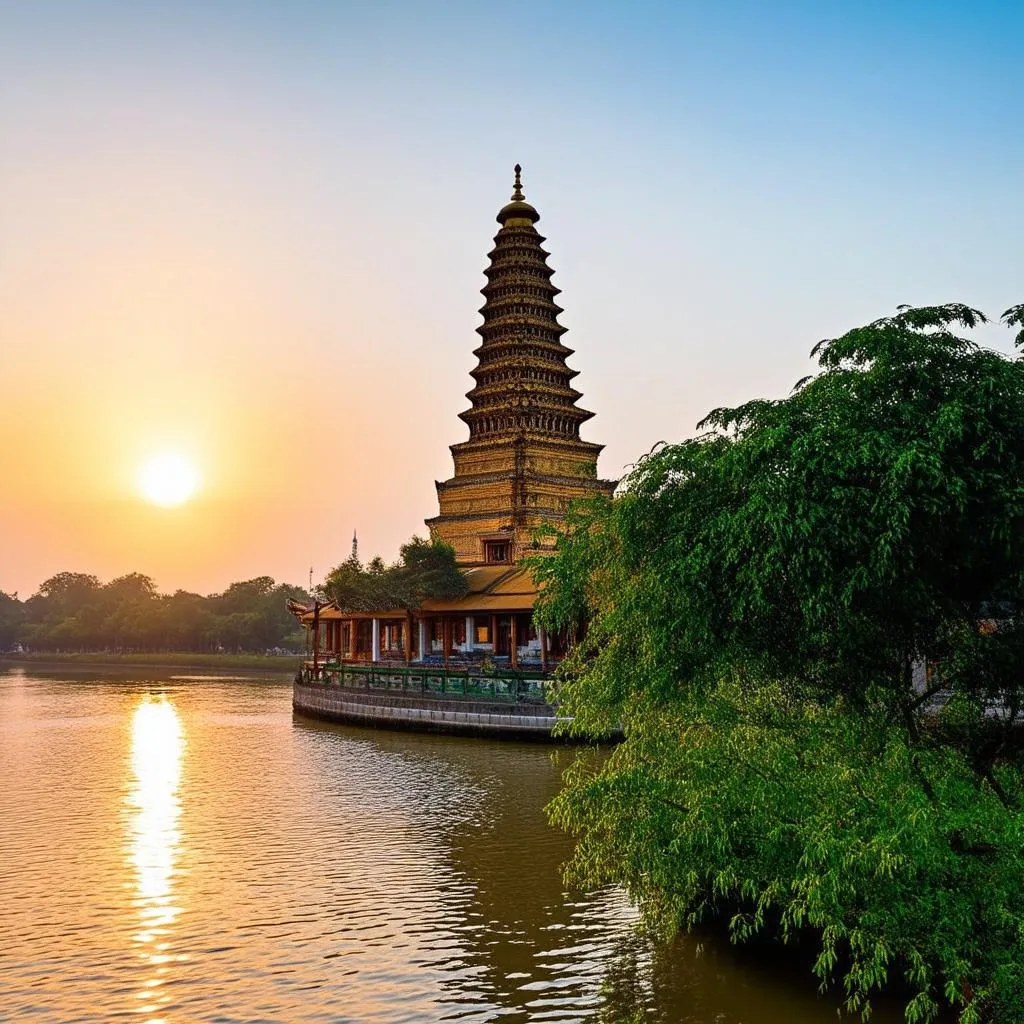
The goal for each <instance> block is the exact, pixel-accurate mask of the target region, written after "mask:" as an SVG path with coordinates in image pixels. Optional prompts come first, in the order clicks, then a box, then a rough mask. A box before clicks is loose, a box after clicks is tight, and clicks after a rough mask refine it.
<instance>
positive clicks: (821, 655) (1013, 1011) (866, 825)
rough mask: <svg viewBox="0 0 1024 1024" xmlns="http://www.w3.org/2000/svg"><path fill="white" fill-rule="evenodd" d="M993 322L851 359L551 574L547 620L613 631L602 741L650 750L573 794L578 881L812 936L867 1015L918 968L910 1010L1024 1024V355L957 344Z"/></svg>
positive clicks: (923, 315)
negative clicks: (952, 1011)
mask: <svg viewBox="0 0 1024 1024" xmlns="http://www.w3.org/2000/svg"><path fill="white" fill-rule="evenodd" d="M1022 313H1024V307H1014V309H1011V310H1008V311H1007V313H1006V314H1004V320H1005V321H1006V322H1007V323H1009V324H1011V325H1014V326H1018V327H1021V328H1022V331H1021V334H1019V335H1018V344H1020V343H1024V317H1022ZM982 321H984V317H983V316H982V314H981V313H979V312H978V311H976V310H973V309H970V308H968V307H966V306H961V305H948V306H940V307H929V308H923V309H909V308H902V309H901V310H900V311H899V312H898V313H897V314H896V315H895V316H892V317H887V318H885V319H883V320H879V321H877V322H875V323H873V324H870V325H867V326H865V327H861V328H857V329H855V330H852V331H850V332H848V333H847V334H845V335H843V336H842V337H840V338H836V339H832V340H828V341H824V342H822V343H821V344H819V345H818V346H817V347H816V348H815V350H814V354H815V355H816V356H817V359H818V363H819V366H820V368H821V370H820V372H819V373H818V374H816V375H814V376H812V377H810V378H807V379H805V380H803V381H801V382H800V383H798V384H797V386H796V388H795V389H794V391H793V393H792V394H791V395H790V396H789V397H788V398H785V399H782V400H779V401H755V402H750V403H748V404H746V405H744V406H741V407H739V408H736V409H720V410H716V411H715V412H713V413H712V414H711V415H710V416H709V417H708V418H707V420H705V422H704V425H703V426H704V427H705V428H706V432H705V433H704V434H702V435H701V436H699V437H697V438H695V439H693V440H690V441H686V442H683V443H681V444H677V445H672V446H666V447H660V448H658V449H656V450H655V451H653V452H652V453H650V454H649V455H648V456H647V457H645V458H644V459H642V460H641V461H640V462H639V464H638V465H637V467H636V468H635V470H634V471H633V472H632V473H631V474H630V476H629V478H628V479H627V481H626V482H625V485H624V487H623V488H622V489H621V492H620V494H619V495H618V496H617V497H616V498H615V499H613V500H611V501H601V502H597V503H592V504H591V505H589V506H588V507H586V508H583V509H578V510H577V511H576V512H575V513H574V514H573V516H572V518H571V519H570V521H569V523H568V527H567V530H566V532H565V533H564V535H563V536H562V537H560V538H559V542H558V547H557V551H556V553H555V554H554V555H553V556H552V557H550V558H548V559H538V560H537V563H536V566H535V569H536V573H537V575H538V577H539V579H540V580H541V582H542V584H543V588H544V589H543V598H542V602H541V607H540V609H539V613H538V614H539V618H540V621H541V622H542V624H544V625H546V626H547V627H548V628H559V627H561V628H566V627H569V626H571V625H573V624H575V623H576V622H578V621H580V620H581V619H586V620H587V621H588V623H589V626H588V630H587V632H586V634H585V636H584V637H583V639H582V640H581V641H580V642H579V643H578V644H577V645H576V646H575V648H574V650H573V651H572V653H571V655H570V657H569V659H568V660H567V662H566V663H565V665H564V667H563V672H562V681H561V686H560V691H559V693H560V699H561V701H562V703H563V705H564V707H565V709H566V710H567V711H568V712H569V714H571V715H573V716H575V721H574V728H576V729H578V730H581V731H585V732H597V733H601V732H606V731H608V730H610V729H611V728H613V727H615V726H616V725H618V724H621V725H622V726H623V728H624V730H625V733H626V741H625V742H624V743H623V744H622V745H621V746H619V747H618V748H616V750H615V751H614V752H613V753H612V755H611V756H610V757H609V758H608V759H607V760H606V761H605V762H603V763H602V764H601V766H600V767H599V768H597V769H593V768H590V767H588V763H586V762H580V763H579V764H578V765H577V767H576V768H574V769H573V770H572V771H570V773H569V774H568V775H567V779H566V787H565V789H564V791H563V793H562V794H561V795H560V796H559V797H558V798H557V799H556V801H555V802H554V804H553V805H552V808H551V813H552V815H553V817H554V819H555V820H556V821H558V822H560V823H561V824H563V825H564V826H566V827H568V828H569V829H571V830H573V831H574V832H576V833H577V835H578V836H579V837H580V842H579V845H578V847H577V853H576V856H575V859H574V861H573V864H572V866H571V872H572V873H574V874H575V875H576V876H577V877H578V879H581V880H584V881H587V882H591V883H594V882H604V881H616V882H621V883H623V884H625V885H626V886H627V888H628V889H629V891H630V892H631V894H632V895H633V897H634V898H635V899H636V900H637V901H638V902H639V903H640V905H641V906H642V907H643V908H644V910H645V911H646V912H647V914H648V916H649V917H650V918H651V919H652V920H653V921H656V922H658V923H660V925H661V926H662V927H664V929H665V930H666V931H669V932H670V931H672V930H674V929H677V928H681V927H682V928H689V927H692V926H694V925H695V924H697V923H698V922H700V921H702V920H706V919H709V918H714V917H719V918H724V919H726V920H727V921H728V923H729V927H730V929H731V933H732V935H733V936H734V938H736V939H737V940H743V939H746V938H749V937H751V936H752V935H753V934H755V933H759V932H765V931H771V932H773V933H775V934H777V935H778V937H779V938H780V939H782V940H788V939H792V938H793V937H794V936H795V935H796V934H798V933H804V932H805V931H807V930H811V931H812V932H813V933H814V934H816V935H817V936H818V938H819V941H820V950H819V956H818V958H817V961H816V964H815V971H816V973H817V975H818V976H819V978H820V979H821V980H822V982H823V983H828V982H833V981H835V982H838V983H841V984H842V986H843V988H844V991H845V996H846V1003H847V1006H848V1008H849V1009H850V1010H853V1011H858V1010H859V1011H862V1012H864V1013H867V1012H868V1010H869V1007H870V1004H869V1000H870V997H871V995H872V994H873V993H875V992H877V991H878V989H879V988H881V987H882V986H883V985H884V984H886V983H887V982H889V981H891V980H893V979H902V980H903V981H904V982H905V983H906V984H908V985H909V986H910V991H911V997H910V999H909V1002H908V1006H907V1018H908V1020H910V1021H926V1020H931V1019H933V1018H934V1017H935V1015H936V1014H937V1012H938V1010H939V1008H940V1006H941V1004H943V1003H949V1004H952V1005H954V1006H956V1007H958V1008H959V1010H960V1018H961V1020H962V1021H963V1022H964V1024H968V1022H976V1021H980V1020H1004V1021H1018V1020H1021V1019H1024V982H1022V980H1021V979H1024V889H1022V887H1021V885H1020V879H1021V877H1022V873H1024V857H1022V845H1021V828H1022V825H1024V819H1022V817H1021V801H1022V797H1024V787H1022V774H1021V767H1022V765H1021V748H1022V744H1021V743H1020V740H1019V738H1020V736H1021V731H1020V730H1021V725H1022V723H1021V721H1020V719H1021V713H1022V708H1024V364H1022V362H1021V361H1020V360H1017V359H1010V358H1006V357H1004V356H1002V355H1000V354H998V353H996V352H992V351H987V350H985V349H982V348H979V347H978V346H977V345H975V344H973V343H972V342H971V341H969V340H967V339H965V338H963V337H961V336H959V335H958V334H957V333H956V328H957V327H960V328H970V327H973V326H975V325H976V324H978V323H980V322H982Z"/></svg>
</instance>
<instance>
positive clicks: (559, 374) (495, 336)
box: [427, 164, 615, 566]
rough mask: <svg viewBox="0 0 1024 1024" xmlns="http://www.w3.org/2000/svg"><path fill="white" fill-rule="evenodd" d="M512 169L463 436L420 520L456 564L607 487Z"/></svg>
mask: <svg viewBox="0 0 1024 1024" xmlns="http://www.w3.org/2000/svg"><path fill="white" fill-rule="evenodd" d="M520 171H521V168H520V167H519V165H518V164H517V165H516V168H515V175H516V177H515V189H514V191H513V193H512V201H511V202H509V203H508V204H506V205H505V206H503V207H502V208H501V210H500V211H499V213H498V218H497V219H498V223H499V224H500V225H501V228H500V229H499V231H498V233H497V235H495V238H494V248H493V249H492V250H491V252H490V253H489V254H488V258H489V260H490V265H489V266H488V267H487V269H486V270H485V271H484V273H485V274H486V276H487V284H486V285H485V286H484V288H483V289H482V293H483V296H484V300H485V301H484V305H483V308H482V309H481V310H480V312H481V313H482V314H483V318H484V322H483V323H482V324H481V325H480V326H479V327H478V328H477V333H478V334H479V335H480V337H481V344H480V346H479V347H478V348H477V349H476V350H475V351H474V355H475V356H476V357H477V360H478V363H477V366H476V368H475V369H474V370H473V371H472V377H473V379H474V381H475V386H474V387H473V389H472V390H471V391H470V392H468V394H467V395H466V397H467V398H468V399H469V401H470V408H469V409H467V410H466V411H465V412H463V413H461V414H460V418H461V419H462V420H463V421H464V422H465V423H466V425H467V426H468V427H469V440H468V441H462V442H461V443H459V444H454V445H452V446H451V453H452V458H453V459H454V462H455V475H454V476H453V477H451V479H449V480H445V481H443V482H440V481H439V482H437V485H436V486H437V497H438V503H439V505H440V514H439V515H437V516H435V517H434V518H432V519H428V520H427V526H428V527H429V528H430V533H431V536H432V537H434V538H436V539H438V540H443V541H445V542H447V543H448V544H451V545H452V546H453V547H454V548H455V553H456V556H457V558H458V561H459V563H460V564H462V565H466V566H471V565H487V564H502V563H514V562H517V561H518V560H519V559H520V558H521V557H522V556H523V555H524V554H526V553H528V551H529V550H530V549H531V547H532V546H533V545H534V543H535V540H534V535H535V533H536V531H537V529H538V528H539V527H540V526H541V525H542V524H544V523H549V522H557V521H558V520H559V519H561V518H563V517H564V515H565V512H566V510H567V508H568V506H569V504H570V502H572V501H574V500H576V499H579V498H586V497H590V496H593V495H595V494H610V493H611V492H612V490H613V489H614V487H615V481H613V480H600V479H598V476H597V457H598V455H599V453H600V452H601V449H602V447H603V446H602V445H599V444H593V443H592V442H589V441H583V440H581V438H580V425H581V424H582V423H583V422H584V421H586V420H588V419H590V417H591V416H592V415H593V413H590V412H587V411H586V410H585V409H581V408H580V407H579V406H578V405H577V404H576V402H577V399H579V398H580V397H581V396H580V392H579V391H576V390H575V389H574V388H573V387H572V379H573V378H574V377H575V376H576V374H577V371H576V370H572V369H570V368H569V367H568V365H567V364H566V359H567V358H568V357H569V356H570V355H572V352H573V350H572V349H571V348H567V347H566V346H565V345H563V344H562V336H563V335H564V334H565V332H566V328H565V327H563V326H562V325H561V324H559V322H558V314H559V313H561V312H562V309H561V307H560V306H558V305H557V304H556V303H555V296H556V295H558V293H559V291H560V289H558V288H557V287H555V285H553V284H552V283H551V275H552V273H553V271H552V269H551V268H550V267H549V266H548V264H547V258H548V255H549V254H548V253H547V252H546V251H545V250H544V249H543V248H542V243H543V242H544V238H543V237H542V236H541V235H540V234H539V233H538V232H537V229H536V228H535V227H534V225H535V224H536V223H537V221H538V220H539V219H540V215H539V214H538V213H537V211H536V210H535V209H534V208H533V207H532V206H531V205H530V204H529V203H527V202H526V200H525V197H524V196H523V192H522V186H521V183H520Z"/></svg>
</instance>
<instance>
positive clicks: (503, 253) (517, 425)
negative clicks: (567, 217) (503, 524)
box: [461, 164, 592, 441]
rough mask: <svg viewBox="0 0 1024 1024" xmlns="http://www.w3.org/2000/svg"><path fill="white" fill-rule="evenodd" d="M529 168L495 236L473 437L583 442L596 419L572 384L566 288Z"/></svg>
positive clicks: (473, 397) (467, 416)
mask: <svg viewBox="0 0 1024 1024" xmlns="http://www.w3.org/2000/svg"><path fill="white" fill-rule="evenodd" d="M522 170H523V169H522V167H521V166H520V165H519V164H516V165H515V168H514V173H515V184H514V187H513V191H512V199H511V201H510V202H508V203H506V204H505V206H503V207H502V208H501V210H500V211H499V213H498V223H499V224H501V230H500V231H499V232H498V234H497V235H495V238H494V248H493V249H492V250H491V252H490V254H489V258H490V266H488V268H487V269H486V270H485V271H484V273H485V274H486V276H487V279H488V280H487V284H486V286H485V287H484V288H483V289H482V294H483V296H484V299H485V302H484V305H483V307H482V308H481V310H480V312H481V314H482V315H483V318H484V322H483V323H482V324H481V325H480V326H479V327H478V328H477V333H479V334H480V336H481V338H482V339H483V344H482V345H480V347H479V348H477V349H476V351H475V353H474V354H475V355H476V356H477V359H478V365H477V367H476V369H475V370H473V371H472V375H473V377H474V378H475V380H476V386H475V387H474V388H473V390H472V391H470V392H469V393H468V394H467V395H466V397H467V398H468V399H469V400H470V402H471V408H470V409H468V410H467V411H466V412H464V413H462V414H461V417H462V419H463V420H464V421H465V422H466V424H467V425H468V426H469V434H470V438H471V439H475V438H480V437H500V438H505V439H506V440H511V439H512V438H513V437H516V436H519V435H520V434H522V433H524V432H529V433H533V434H538V435H543V436H546V437H558V438H562V439H565V440H575V441H578V440H579V436H580V424H581V423H583V422H584V421H585V420H588V419H589V418H590V417H591V415H592V413H589V412H587V411H586V410H585V409H581V408H579V406H577V405H576V400H577V399H578V398H579V397H580V393H579V392H578V391H576V390H575V389H574V388H573V387H572V385H571V381H572V379H573V377H575V376H576V371H575V370H572V369H570V368H569V367H568V366H567V365H566V358H567V357H568V356H570V355H571V354H572V349H569V348H566V347H565V346H564V345H563V344H562V342H561V337H562V335H563V334H564V333H565V331H566V328H564V327H563V326H562V325H561V324H560V323H559V322H558V314H559V313H561V312H562V308H561V306H559V305H558V304H557V303H556V302H555V296H556V295H557V294H558V293H559V289H558V288H557V287H556V286H555V285H553V284H552V283H551V275H552V273H553V271H552V270H551V268H550V267H549V266H548V262H547V260H548V253H547V252H546V251H545V250H544V248H543V247H542V243H543V242H544V238H543V237H542V236H541V235H540V234H539V233H538V232H537V229H536V228H535V227H534V224H536V222H537V221H538V220H539V219H540V214H539V213H537V211H536V209H534V207H533V206H531V205H530V204H529V203H528V202H526V198H525V196H524V195H523V183H522Z"/></svg>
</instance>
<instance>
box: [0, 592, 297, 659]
mask: <svg viewBox="0 0 1024 1024" xmlns="http://www.w3.org/2000/svg"><path fill="white" fill-rule="evenodd" d="M308 597H309V595H308V594H307V592H306V591H305V590H303V589H302V588H301V587H293V586H289V585H288V584H286V583H275V581H274V580H272V579H271V578H270V577H269V576H258V577H256V579H251V580H242V581H240V582H238V583H232V584H231V586H230V587H228V588H227V590H225V591H224V592H223V593H222V594H211V595H209V596H207V597H204V596H202V595H201V594H192V593H189V592H188V591H185V590H178V591H176V592H175V593H173V594H158V593H157V590H156V586H155V585H154V583H153V581H152V580H151V579H150V578H149V577H148V576H143V575H142V574H141V573H130V574H128V575H127V576H119V577H118V578H117V579H114V580H111V581H110V582H109V583H100V581H99V580H98V579H97V578H96V577H95V576H91V575H89V574H87V573H79V572H62V573H58V574H57V575H56V576H51V577H50V579H48V580H46V581H45V582H44V583H42V584H41V585H40V587H39V590H38V592H37V593H36V594H34V595H33V596H32V597H30V598H28V599H27V600H25V601H21V600H19V599H18V598H17V596H16V595H15V596H11V595H9V594H5V593H4V592H3V591H0V651H10V650H12V649H13V650H17V649H18V648H19V647H21V648H24V649H25V650H29V651H109V652H132V651H139V652H158V651H189V652H219V651H226V652H231V653H241V652H264V651H268V650H273V649H275V648H279V649H284V650H291V651H299V650H301V649H302V647H303V645H304V642H305V641H304V638H303V633H302V630H301V629H300V628H298V626H297V624H296V622H295V619H294V617H293V616H292V615H291V614H290V613H289V612H288V610H287V609H286V607H285V601H286V600H288V599H289V598H291V599H293V600H296V601H305V600H308Z"/></svg>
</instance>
